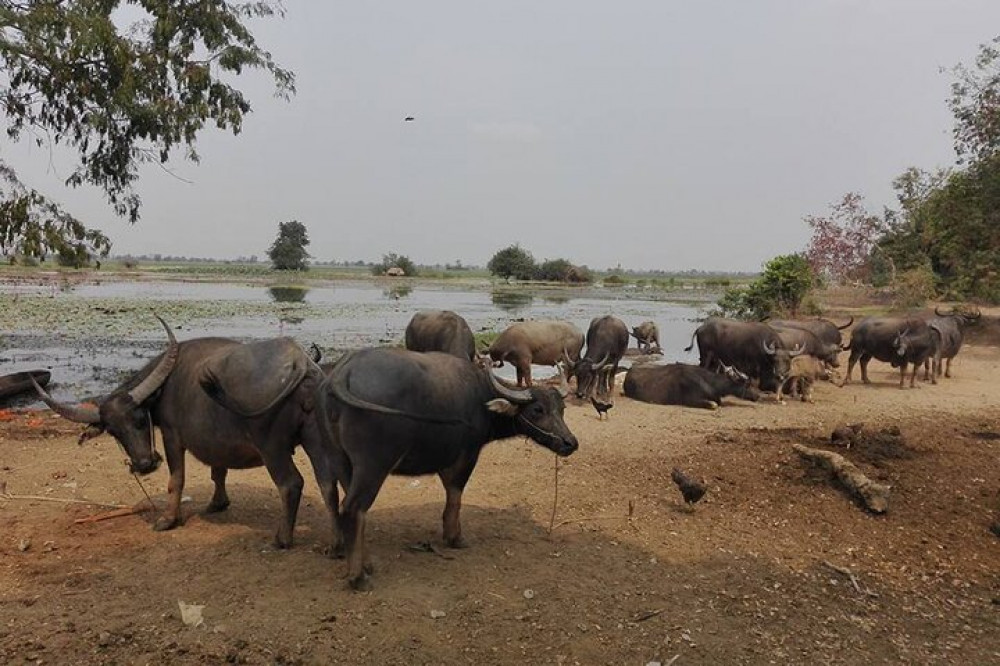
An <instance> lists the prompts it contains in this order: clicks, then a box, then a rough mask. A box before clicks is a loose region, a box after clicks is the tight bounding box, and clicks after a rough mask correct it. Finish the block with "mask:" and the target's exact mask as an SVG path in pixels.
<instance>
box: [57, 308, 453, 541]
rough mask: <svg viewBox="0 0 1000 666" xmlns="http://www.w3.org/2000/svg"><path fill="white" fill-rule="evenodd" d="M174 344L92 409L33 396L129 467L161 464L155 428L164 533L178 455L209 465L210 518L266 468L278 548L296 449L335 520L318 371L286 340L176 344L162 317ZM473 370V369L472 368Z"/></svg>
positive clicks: (288, 531) (177, 485)
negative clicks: (241, 478) (231, 473)
mask: <svg viewBox="0 0 1000 666" xmlns="http://www.w3.org/2000/svg"><path fill="white" fill-rule="evenodd" d="M160 322H161V323H162V324H163V327H164V329H166V331H167V336H168V338H169V339H170V343H169V345H168V347H167V350H166V351H165V352H164V353H163V354H161V355H160V356H158V357H156V358H154V359H153V360H152V361H150V362H149V363H148V364H147V365H146V366H145V367H144V368H142V369H141V370H139V371H138V372H136V373H135V375H133V376H132V377H131V378H130V379H128V380H127V381H126V382H125V383H124V384H122V385H121V386H119V387H118V388H116V389H115V390H114V391H113V392H112V393H111V394H110V395H109V396H107V397H106V398H105V399H103V400H102V401H101V403H100V404H99V405H98V406H97V407H86V406H70V405H64V404H61V403H59V402H56V401H55V400H53V399H52V398H51V397H50V396H49V395H48V394H47V393H46V392H45V391H44V390H42V389H41V388H40V387H38V388H37V391H38V392H39V395H41V397H42V399H43V400H44V401H45V403H46V404H48V405H49V407H51V408H52V409H53V410H54V411H55V412H57V413H58V414H59V415H61V416H63V417H64V418H67V419H69V420H71V421H76V422H78V423H86V424H88V425H89V426H90V427H89V428H88V429H87V430H86V431H85V433H84V437H90V436H96V435H99V434H101V433H102V432H105V431H107V432H108V433H110V434H111V435H112V436H113V437H114V438H115V439H116V440H117V441H118V443H119V444H120V445H121V446H122V448H123V449H124V450H125V452H126V454H127V455H128V457H129V459H130V460H131V468H130V469H131V470H132V471H133V472H135V473H138V474H149V473H150V472H152V471H154V470H155V469H156V468H157V467H159V465H160V462H161V460H162V458H161V457H160V455H159V453H157V452H156V449H155V446H154V440H153V427H154V426H156V427H158V428H159V429H160V433H161V435H162V437H163V449H164V451H165V453H166V457H167V467H168V468H169V470H170V481H169V484H168V486H167V492H168V494H169V497H168V501H167V508H166V510H165V512H164V513H163V515H161V516H160V517H159V518H158V519H157V520H156V522H155V523H154V525H153V529H155V530H168V529H171V528H173V527H175V526H177V525H178V524H179V522H180V504H181V494H182V492H183V490H184V454H185V452H187V451H190V452H191V454H192V455H193V456H194V457H195V458H197V459H198V460H200V461H201V462H203V463H205V464H206V465H208V466H210V467H211V468H212V481H213V482H214V483H215V493H214V494H213V495H212V500H211V502H209V504H208V507H207V509H206V511H208V512H209V513H212V512H216V511H223V510H224V509H226V507H228V506H229V496H228V494H227V493H226V473H227V472H228V470H230V469H246V468H249V467H258V466H260V465H265V466H266V467H267V471H268V473H269V474H270V475H271V479H272V480H273V481H274V483H275V485H276V486H277V487H278V491H279V493H280V495H281V503H282V508H283V516H282V519H281V522H280V523H279V525H278V530H277V534H276V536H275V540H274V541H275V545H276V546H277V547H279V548H287V547H289V546H291V545H292V530H293V528H294V527H295V517H296V513H297V512H298V507H299V500H300V499H301V496H302V485H303V480H302V475H301V474H300V473H299V471H298V469H296V467H295V465H294V463H293V462H292V453H293V451H294V449H295V446H296V445H297V444H299V443H301V444H302V446H303V448H304V449H305V451H306V454H307V455H308V456H309V459H310V462H311V463H312V466H313V470H314V471H315V474H316V480H317V482H318V484H319V487H320V490H321V492H322V494H323V499H324V501H326V504H327V508H328V509H329V510H330V514H331V522H332V521H333V520H334V519H335V516H336V506H337V504H336V501H337V500H336V498H337V495H336V492H337V491H336V486H335V482H334V477H333V475H332V472H331V470H330V467H329V465H328V458H327V455H326V452H325V451H324V449H323V440H322V439H321V437H320V433H319V430H318V428H317V425H318V424H317V422H316V420H315V413H314V411H313V404H314V403H313V399H314V395H315V392H316V388H317V387H318V386H319V383H320V381H321V380H322V372H321V371H320V369H319V367H318V366H317V365H316V364H315V363H314V362H313V361H312V359H310V358H309V356H308V355H307V354H306V352H304V351H303V350H302V348H301V347H299V345H298V344H296V343H295V342H294V341H293V340H291V339H289V338H277V339H274V340H267V341H263V342H255V343H249V344H243V343H240V342H237V341H235V340H228V339H225V338H195V339H193V340H187V341H185V342H181V343H178V342H177V340H176V338H174V334H173V332H172V331H171V330H170V327H169V326H167V324H166V322H164V321H163V320H162V319H160ZM470 365H471V364H470Z"/></svg>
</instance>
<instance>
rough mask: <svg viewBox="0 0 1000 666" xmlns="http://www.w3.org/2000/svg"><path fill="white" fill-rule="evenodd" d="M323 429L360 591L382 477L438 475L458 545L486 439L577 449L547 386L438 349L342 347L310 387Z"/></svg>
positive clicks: (448, 530) (450, 537)
mask: <svg viewBox="0 0 1000 666" xmlns="http://www.w3.org/2000/svg"><path fill="white" fill-rule="evenodd" d="M317 401H318V409H319V411H320V415H321V421H322V424H323V428H322V430H323V433H324V434H325V436H326V437H327V439H328V444H327V446H328V449H329V451H330V454H331V456H332V457H333V460H332V464H333V468H334V470H335V471H336V475H337V478H338V480H339V481H340V484H341V485H342V486H343V487H344V488H345V491H346V495H345V497H344V502H343V504H342V506H341V508H340V514H339V518H338V528H339V535H338V539H341V538H342V539H343V543H345V544H346V547H347V552H348V568H349V579H350V584H351V587H353V588H355V589H359V590H360V589H369V588H370V587H371V580H370V574H371V571H372V567H371V565H370V563H369V559H368V554H367V547H366V544H365V522H366V518H365V516H366V514H367V512H368V509H369V508H370V507H371V505H372V503H373V502H374V501H375V497H376V496H377V495H378V492H379V489H380V488H381V487H382V484H383V483H384V482H385V480H386V477H388V475H389V474H403V475H421V474H437V475H438V476H439V477H440V479H441V482H442V483H443V484H444V488H445V493H446V503H445V509H444V515H443V523H444V540H445V543H446V544H447V545H448V546H450V547H453V548H460V547H463V546H464V545H465V540H464V539H463V538H462V527H461V524H460V522H459V511H460V509H461V502H462V491H463V489H464V488H465V484H466V483H467V482H468V480H469V476H470V475H471V474H472V471H473V470H474V469H475V467H476V462H477V461H478V459H479V453H480V451H481V450H482V448H483V446H485V445H486V444H487V443H489V442H491V441H494V440H497V439H503V438H506V437H514V436H515V435H522V436H525V437H530V438H531V439H533V440H535V441H536V442H538V443H539V444H541V445H542V446H545V447H547V448H549V449H551V450H552V451H554V452H555V453H556V454H558V455H560V456H568V455H569V454H571V453H573V451H575V450H576V448H577V440H576V437H574V436H573V434H572V433H571V432H570V431H569V428H567V427H566V423H565V422H564V421H563V400H562V396H561V395H560V394H559V393H558V392H557V391H556V390H555V389H552V388H538V387H535V388H530V389H511V388H508V387H506V386H504V385H503V384H501V383H500V382H499V380H497V378H496V377H495V376H494V375H493V373H492V372H491V371H490V370H489V369H485V368H480V367H478V366H476V365H475V364H473V363H467V362H465V361H462V360H460V359H457V358H455V357H454V356H450V355H447V354H441V353H437V352H428V353H425V354H419V353H414V352H410V351H406V350H401V349H366V350H362V351H359V352H355V353H353V354H348V355H347V356H346V357H344V358H343V359H342V360H341V361H339V362H338V363H337V365H336V366H335V367H334V368H333V369H332V371H331V372H330V373H329V374H328V376H327V379H326V380H325V381H324V383H323V384H322V385H321V386H320V389H319V392H318V394H317Z"/></svg>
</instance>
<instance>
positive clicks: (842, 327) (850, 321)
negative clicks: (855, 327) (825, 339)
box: [834, 316, 854, 331]
mask: <svg viewBox="0 0 1000 666" xmlns="http://www.w3.org/2000/svg"><path fill="white" fill-rule="evenodd" d="M853 323H854V317H853V316H852V317H851V318H850V320H849V321H848V322H847V323H846V324H844V325H843V326H837V325H836V324H834V326H837V330H838V331H842V330H844V329H845V328H847V327H848V326H850V325H851V324H853Z"/></svg>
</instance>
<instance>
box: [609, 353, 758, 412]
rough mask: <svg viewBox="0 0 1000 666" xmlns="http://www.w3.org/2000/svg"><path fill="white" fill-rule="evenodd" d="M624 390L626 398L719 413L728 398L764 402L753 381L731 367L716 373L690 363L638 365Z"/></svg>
mask: <svg viewBox="0 0 1000 666" xmlns="http://www.w3.org/2000/svg"><path fill="white" fill-rule="evenodd" d="M622 387H623V389H624V391H625V395H626V396H628V397H630V398H632V399H634V400H641V401H643V402H652V403H655V404H658V405H684V406H687V407H705V408H708V409H716V408H717V407H720V406H721V405H722V398H723V397H725V396H727V395H732V396H736V397H737V398H742V399H744V400H752V401H754V402H756V401H757V400H759V399H760V392H758V391H757V389H755V388H754V387H753V386H751V385H750V379H749V377H747V376H746V375H744V374H743V373H740V372H739V371H737V370H735V369H733V368H729V367H728V366H727V367H725V368H724V372H722V373H716V372H712V371H711V370H707V369H705V368H703V367H701V366H698V365H688V364H686V363H671V364H669V365H653V364H643V365H635V366H632V367H631V368H629V371H628V373H627V374H626V375H625V381H624V383H623V385H622Z"/></svg>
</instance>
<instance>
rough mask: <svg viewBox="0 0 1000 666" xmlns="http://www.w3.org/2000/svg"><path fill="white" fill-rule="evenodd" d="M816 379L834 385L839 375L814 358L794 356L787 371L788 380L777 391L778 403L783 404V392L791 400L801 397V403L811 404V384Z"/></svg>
mask: <svg viewBox="0 0 1000 666" xmlns="http://www.w3.org/2000/svg"><path fill="white" fill-rule="evenodd" d="M817 379H828V380H830V381H832V382H833V383H835V384H836V383H837V380H838V379H839V373H838V372H837V371H836V370H834V369H831V368H830V367H829V366H828V365H827V364H826V363H824V362H823V361H821V360H820V359H818V358H816V357H815V356H809V355H807V354H802V355H801V356H796V357H795V358H793V359H792V366H791V368H789V370H788V379H786V380H785V381H784V383H783V384H782V385H781V390H779V391H778V402H784V401H783V399H782V398H783V394H784V393H785V391H788V395H790V396H791V397H793V398H795V397H800V396H801V398H802V402H812V401H813V398H812V391H813V384H815V383H816V380H817Z"/></svg>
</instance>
